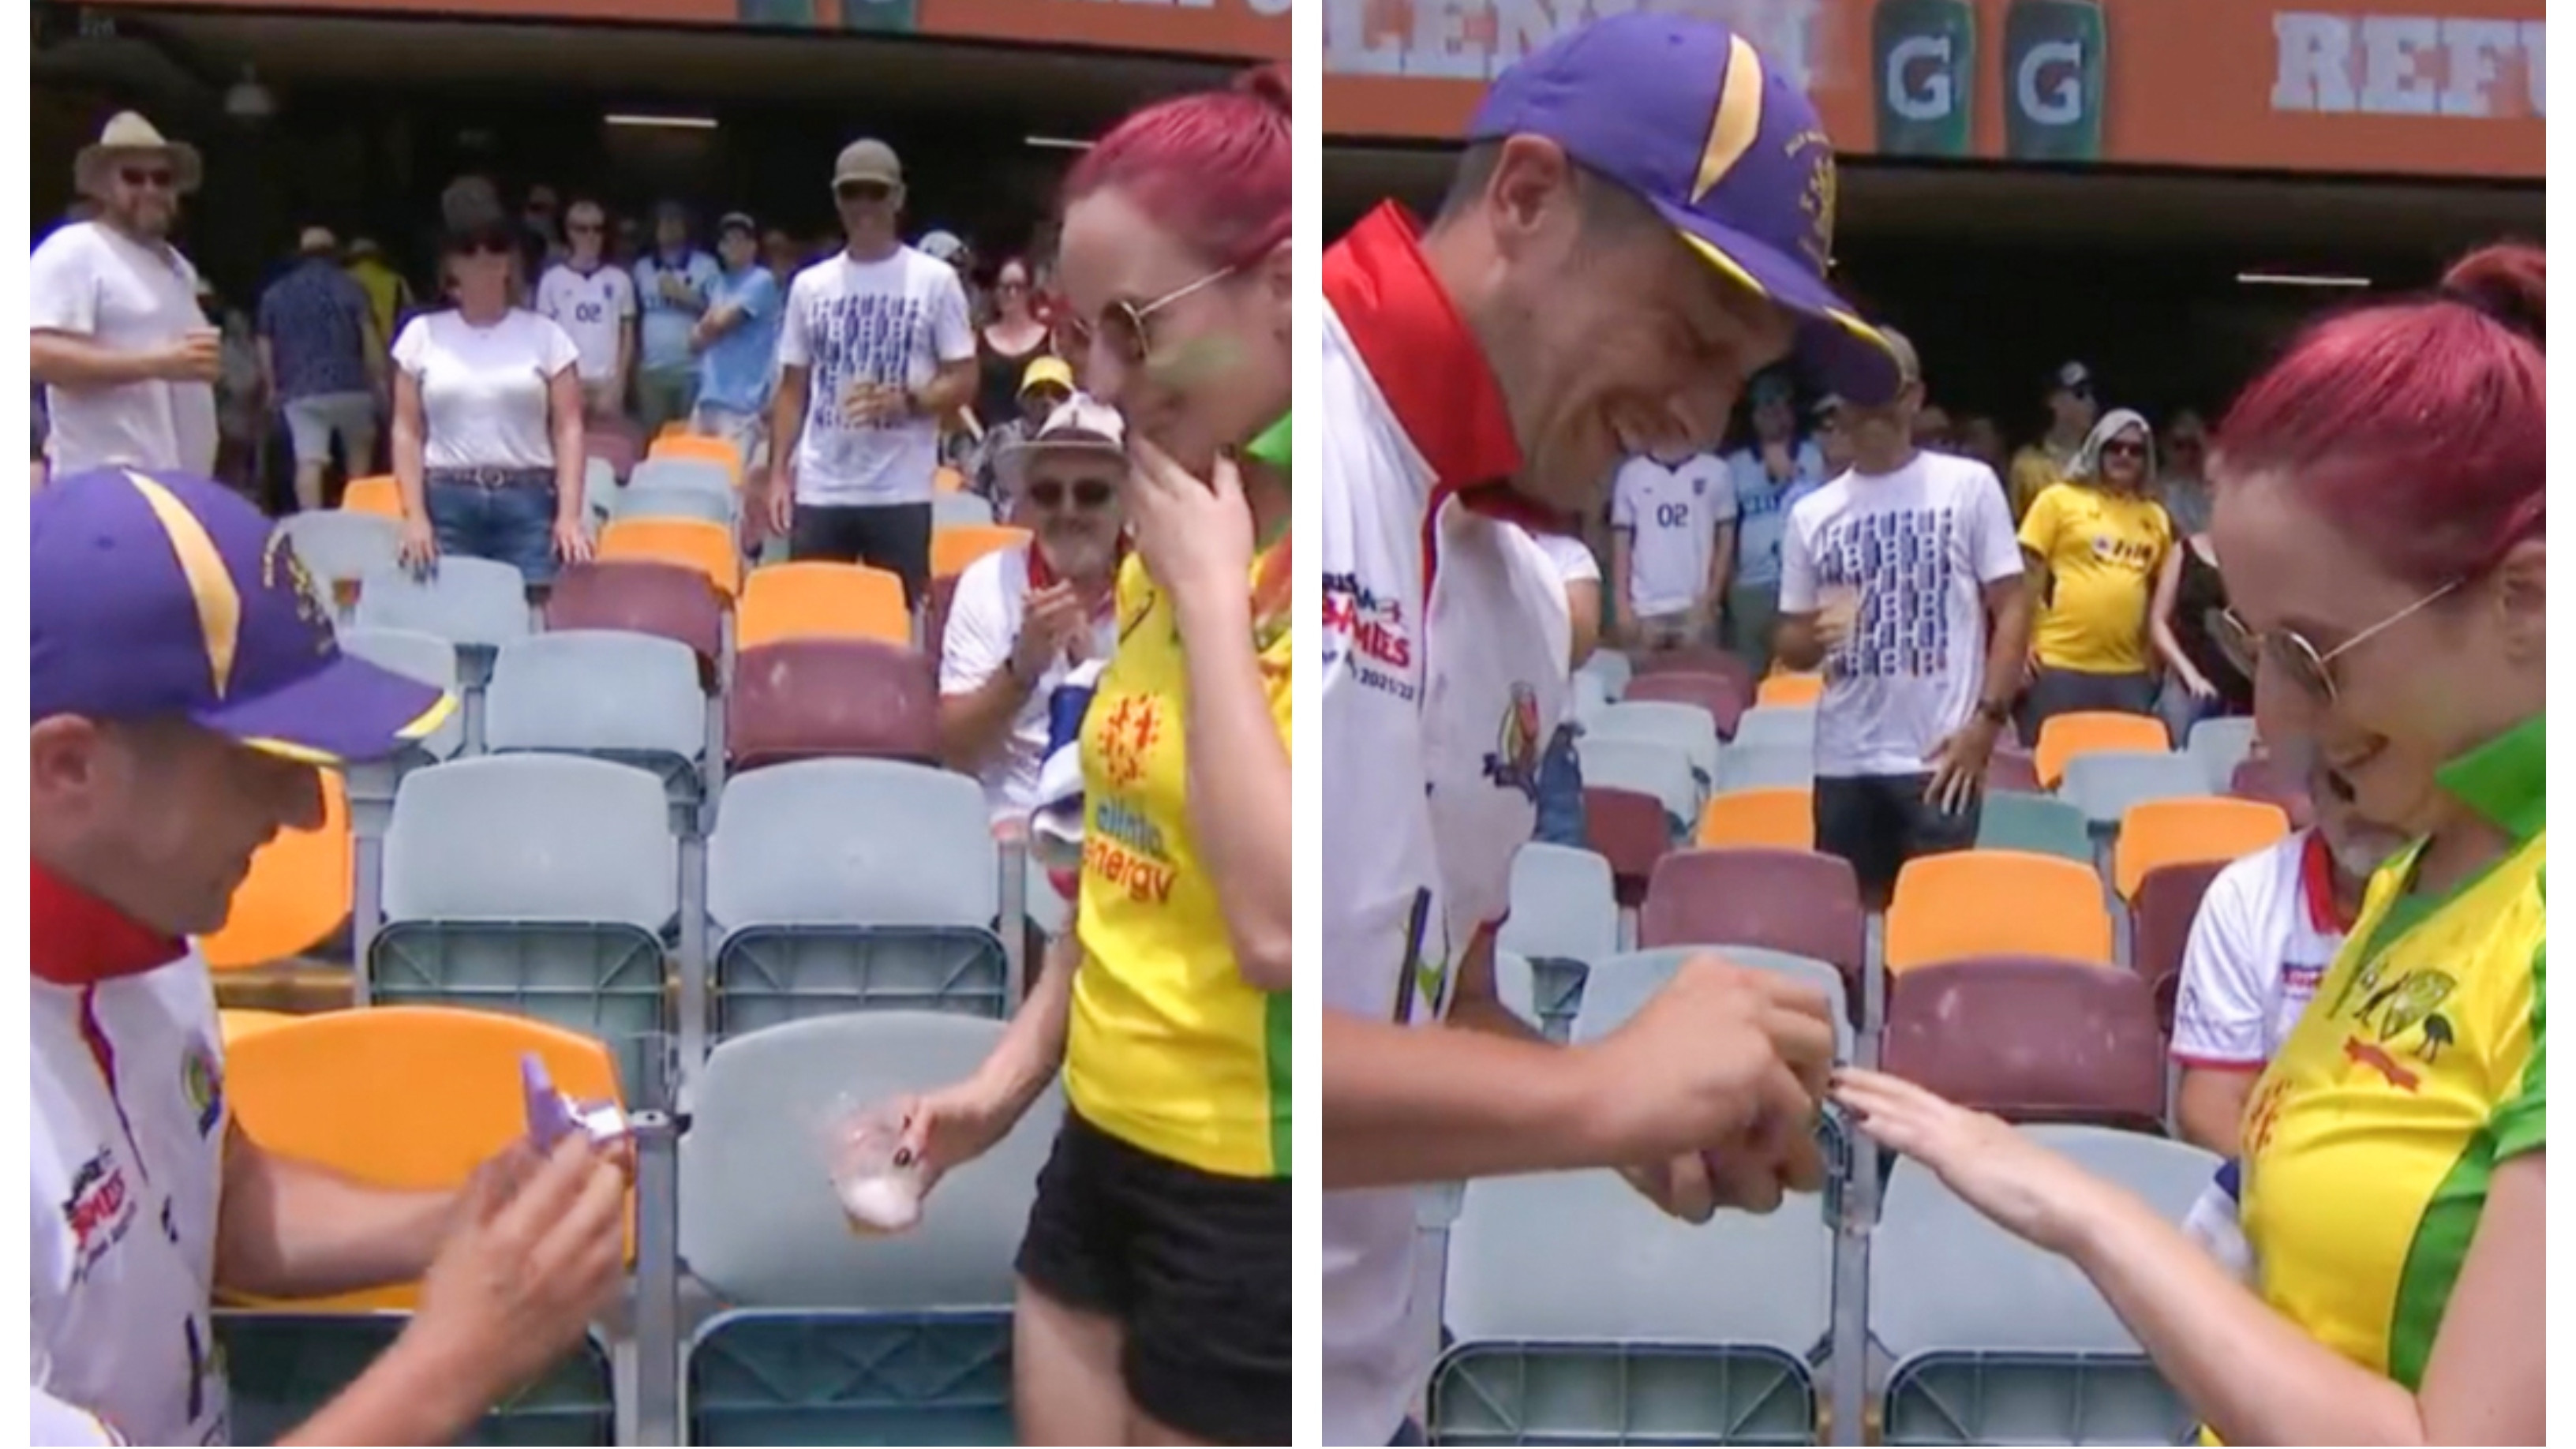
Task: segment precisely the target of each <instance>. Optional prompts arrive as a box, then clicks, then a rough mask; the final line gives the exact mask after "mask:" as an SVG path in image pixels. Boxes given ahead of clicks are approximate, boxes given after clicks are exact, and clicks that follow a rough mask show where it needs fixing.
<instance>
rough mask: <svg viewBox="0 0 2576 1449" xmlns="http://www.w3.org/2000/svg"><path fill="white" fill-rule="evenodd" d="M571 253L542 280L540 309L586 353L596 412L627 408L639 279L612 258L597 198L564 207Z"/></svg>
mask: <svg viewBox="0 0 2576 1449" xmlns="http://www.w3.org/2000/svg"><path fill="white" fill-rule="evenodd" d="M564 239H565V240H566V241H567V242H569V243H570V244H571V248H572V250H571V253H570V254H569V255H568V256H566V257H565V258H564V259H563V260H562V261H560V262H557V263H555V264H554V265H553V266H551V267H548V268H547V269H546V274H545V276H544V277H543V278H542V279H540V280H539V281H538V283H537V311H538V312H539V313H540V314H541V315H543V316H545V317H546V318H548V319H550V320H551V321H553V323H554V324H555V325H556V326H558V327H560V328H562V329H563V330H564V335H565V336H567V337H570V338H571V339H572V345H573V346H574V348H575V349H577V350H578V351H579V353H580V355H581V391H582V398H583V401H584V404H585V405H586V406H587V407H588V408H589V409H590V414H591V416H593V417H600V418H608V417H616V416H618V415H619V414H621V413H622V412H624V411H625V408H626V383H627V380H628V379H629V378H631V377H633V376H634V373H635V279H634V278H633V277H630V276H628V275H627V274H626V270H625V269H624V268H623V267H619V266H616V265H614V264H612V263H611V262H610V261H609V260H608V258H607V252H606V247H607V245H608V213H607V212H606V211H605V210H603V209H602V208H601V207H600V204H599V203H598V202H596V201H588V200H583V201H576V202H574V203H573V204H572V206H571V208H570V209H569V210H567V211H566V212H564Z"/></svg>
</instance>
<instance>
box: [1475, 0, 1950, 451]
mask: <svg viewBox="0 0 2576 1449" xmlns="http://www.w3.org/2000/svg"><path fill="white" fill-rule="evenodd" d="M1508 136H1545V137H1547V138H1548V139H1549V140H1551V141H1554V142H1556V144H1558V145H1559V146H1562V147H1563V148H1565V153H1566V154H1567V155H1568V156H1571V157H1572V158H1574V159H1575V160H1576V161H1578V162H1581V163H1582V164H1583V165H1584V167H1586V168H1587V169H1589V170H1591V171H1594V172H1597V173H1598V174H1600V175H1602V176H1604V177H1607V178H1608V179H1610V180H1612V181H1615V182H1617V183H1619V184H1620V185H1621V186H1624V187H1626V188H1627V189H1628V190H1630V191H1631V192H1634V193H1635V194H1636V195H1637V196H1638V197H1639V198H1641V199H1642V200H1644V201H1645V202H1646V203H1647V204H1648V205H1649V206H1652V207H1653V208H1654V209H1655V210H1656V211H1657V212H1658V213H1660V214H1661V215H1662V216H1663V218H1664V220H1665V221H1667V222H1670V223H1671V224H1672V225H1673V227H1674V228H1675V229H1676V230H1678V231H1679V232H1680V233H1681V236H1682V240H1684V241H1685V242H1688V243H1689V244H1690V246H1691V249H1692V250H1693V251H1695V252H1698V253H1699V254H1700V255H1701V256H1702V257H1704V258H1706V259H1707V261H1708V263H1709V265H1711V266H1713V267H1715V268H1717V270H1718V271H1720V272H1722V273H1724V274H1725V275H1726V276H1727V277H1729V278H1731V279H1732V280H1734V281H1735V282H1737V283H1738V284H1740V285H1742V286H1744V287H1746V288H1748V289H1750V290H1751V291H1752V292H1753V293H1754V294H1755V295H1757V296H1762V297H1767V298H1769V299H1771V300H1772V301H1774V302H1776V303H1778V304H1779V305H1781V306H1783V307H1786V308H1787V309H1789V311H1790V312H1792V313H1794V314H1796V316H1797V317H1798V318H1799V325H1798V340H1797V354H1798V360H1799V362H1800V364H1801V365H1802V366H1803V367H1804V368H1805V369H1806V371H1807V372H1808V373H1809V374H1810V375H1811V376H1812V378H1813V379H1814V380H1815V382H1816V383H1817V384H1818V385H1819V386H1820V387H1822V388H1824V389H1825V390H1826V391H1829V392H1833V393H1836V394H1838V395H1840V396H1842V397H1846V398H1849V399H1851V400H1852V401H1854V402H1857V403H1860V404H1861V405H1863V406H1870V405H1874V404H1878V403H1883V402H1885V401H1887V400H1888V399H1890V398H1892V397H1894V396H1895V395H1896V390H1897V387H1898V385H1899V382H1900V380H1901V379H1900V377H1899V371H1898V365H1897V360H1896V356H1895V354H1894V353H1893V352H1891V351H1889V350H1888V346H1887V342H1886V340H1885V339H1884V338H1882V337H1880V336H1879V335H1878V332H1877V330H1876V329H1875V328H1873V327H1871V326H1870V325H1869V324H1868V323H1867V322H1864V321H1862V320H1861V319H1860V317H1859V316H1858V315H1857V314H1855V313H1854V312H1852V311H1851V309H1850V308H1849V307H1848V306H1847V305H1846V304H1845V303H1844V302H1843V300H1842V299H1841V298H1840V297H1838V296H1836V295H1835V293H1834V290H1833V288H1832V287H1831V286H1829V285H1828V284H1827V283H1826V281H1825V274H1826V272H1827V271H1828V270H1830V268H1831V265H1832V257H1833V238H1834V143H1833V141H1832V140H1831V139H1830V138H1828V137H1827V136H1826V135H1825V130H1824V125H1823V123H1822V122H1820V121H1818V120H1817V119H1816V108H1815V107H1814V106H1812V105H1810V104H1808V101H1807V97H1806V95H1805V94H1804V93H1803V92H1801V91H1800V90H1799V89H1798V88H1797V86H1795V85H1794V84H1792V83H1791V82H1790V81H1789V80H1788V78H1787V77H1785V76H1783V75H1781V74H1780V73H1779V72H1778V71H1777V70H1774V69H1773V68H1772V67H1771V66H1770V65H1769V64H1767V63H1765V62H1764V60H1763V59H1762V56H1761V54H1760V53H1759V52H1757V51H1755V50H1754V48H1753V44H1752V42H1750V41H1748V40H1746V39H1745V38H1744V37H1743V36H1740V35H1738V34H1736V33H1735V32H1734V31H1733V30H1730V29H1728V28H1727V27H1726V26H1724V25H1720V24H1717V23H1715V22H1713V21H1707V20H1698V19H1693V18H1690V17H1687V16H1680V15H1661V14H1654V13H1649V12H1645V11H1630V12H1628V13H1625V14H1621V15H1614V16H1610V17H1608V18H1606V19H1602V20H1596V21H1594V22H1592V23H1591V24H1589V25H1586V26H1583V27H1582V28H1580V29H1578V30H1575V31H1573V32H1572V33H1570V34H1568V35H1565V36H1564V37H1562V38H1560V39H1558V40H1557V41H1555V42H1554V43H1552V44H1550V45H1549V46H1548V47H1547V48H1546V49H1544V50H1540V51H1538V52H1536V53H1535V54H1533V55H1531V56H1529V57H1528V58H1527V59H1525V60H1523V61H1521V62H1520V63H1519V64H1517V65H1514V66H1513V67H1511V68H1510V69H1509V70H1506V71H1504V72H1503V73H1502V74H1501V75H1500V76H1499V77H1497V78H1496V79H1495V81H1494V83H1493V85H1492V87H1491V88H1490V89H1488V90H1487V91H1486V92H1485V99H1484V103H1483V104H1482V105H1480V106H1478V107H1477V109H1476V115H1475V119H1474V120H1472V121H1470V122H1469V123H1468V127H1467V138H1466V139H1467V140H1468V141H1469V142H1470V143H1474V142H1479V141H1499V140H1502V139H1504V138H1505V137H1508Z"/></svg>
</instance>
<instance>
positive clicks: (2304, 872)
mask: <svg viewBox="0 0 2576 1449" xmlns="http://www.w3.org/2000/svg"><path fill="white" fill-rule="evenodd" d="M2299 889H2300V894H2302V895H2304V896H2306V897H2307V902H2308V925H2309V926H2310V927H2311V928H2312V929H2314V930H2315V931H2316V933H2317V934H2318V935H2320V936H2341V935H2346V934H2349V933H2350V932H2351V930H2352V918H2351V917H2350V916H2347V915H2345V914H2344V913H2343V912H2341V911H2339V910H2336V909H2335V893H2334V852H2333V851H2331V850H2328V849H2327V848H2326V838H2325V836H2323V835H2322V834H2319V833H2318V832H2316V831H2314V830H2311V831H2309V832H2308V838H2307V843H2306V844H2304V845H2302V846H2301V847H2300V848H2299Z"/></svg>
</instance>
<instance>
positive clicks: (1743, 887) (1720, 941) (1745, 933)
mask: <svg viewBox="0 0 2576 1449" xmlns="http://www.w3.org/2000/svg"><path fill="white" fill-rule="evenodd" d="M1868 937H1869V918H1868V914H1867V912H1865V911H1863V910H1862V909H1861V901H1860V887H1859V885H1858V884H1857V883H1856V882H1855V881H1854V880H1853V877H1852V868H1851V862H1849V861H1847V860H1844V859H1843V858H1842V857H1841V856H1838V855H1823V854H1819V853H1817V852H1814V851H1807V850H1779V849H1768V848H1762V847H1754V846H1729V847H1723V848H1719V849H1713V850H1684V851H1676V852H1674V853H1673V854H1671V855H1667V856H1665V857H1664V858H1663V860H1662V861H1661V862H1660V863H1658V864H1657V865H1656V867H1655V876H1654V880H1653V882H1652V883H1651V884H1649V885H1648V887H1647V889H1646V903H1645V906H1644V908H1643V909H1642V910H1641V911H1640V912H1639V914H1638V916H1637V944H1638V945H1639V946H1641V947H1646V948H1653V947H1657V946H1693V945H1709V946H1714V945H1733V946H1766V947H1769V948H1771V949H1773V950H1777V951H1787V952H1790V953H1791V954H1793V955H1799V956H1807V957H1812V958H1814V959H1815V960H1818V961H1823V962H1827V963H1829V964H1831V965H1832V966H1834V967H1835V968H1837V969H1839V970H1840V971H1842V972H1843V974H1844V976H1845V977H1846V979H1847V980H1848V982H1849V983H1850V985H1851V986H1852V988H1853V989H1854V990H1855V991H1857V989H1858V987H1859V984H1860V972H1861V965H1862V962H1863V961H1864V960H1865V959H1866V957H1867V954H1868Z"/></svg>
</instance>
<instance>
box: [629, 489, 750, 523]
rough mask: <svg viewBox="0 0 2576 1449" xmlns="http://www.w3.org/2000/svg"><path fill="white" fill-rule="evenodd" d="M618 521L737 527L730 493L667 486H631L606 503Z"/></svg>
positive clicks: (736, 515) (732, 498)
mask: <svg viewBox="0 0 2576 1449" xmlns="http://www.w3.org/2000/svg"><path fill="white" fill-rule="evenodd" d="M606 501H607V503H608V505H609V511H610V514H611V516H612V517H616V518H639V519H640V518H681V519H694V520H697V521H698V522H701V523H714V524H720V525H722V526H724V527H726V528H731V527H732V526H733V525H734V522H735V520H736V518H737V517H738V514H737V513H736V511H735V507H734V497H733V495H732V494H730V493H712V492H709V491H707V490H706V489H703V488H674V487H672V486H670V485H669V484H667V483H660V482H656V483H630V484H628V485H627V486H626V487H623V488H620V489H618V490H617V491H616V492H615V493H614V494H612V495H610V496H609V498H608V499H607V500H606Z"/></svg>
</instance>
